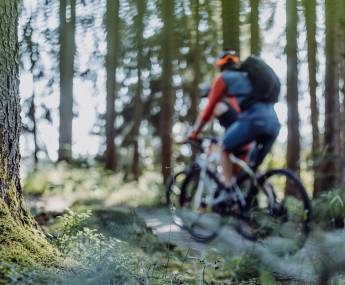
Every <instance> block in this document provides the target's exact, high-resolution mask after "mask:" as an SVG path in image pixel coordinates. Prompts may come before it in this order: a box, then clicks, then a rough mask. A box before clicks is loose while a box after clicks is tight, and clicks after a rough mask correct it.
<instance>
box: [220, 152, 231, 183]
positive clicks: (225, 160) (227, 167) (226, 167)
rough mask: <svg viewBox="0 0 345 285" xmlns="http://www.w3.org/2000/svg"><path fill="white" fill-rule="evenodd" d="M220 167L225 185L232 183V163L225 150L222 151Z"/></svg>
mask: <svg viewBox="0 0 345 285" xmlns="http://www.w3.org/2000/svg"><path fill="white" fill-rule="evenodd" d="M222 167H223V173H224V179H225V186H226V187H230V186H231V184H232V163H231V160H230V154H229V152H228V151H227V150H225V149H224V150H223V151H222Z"/></svg>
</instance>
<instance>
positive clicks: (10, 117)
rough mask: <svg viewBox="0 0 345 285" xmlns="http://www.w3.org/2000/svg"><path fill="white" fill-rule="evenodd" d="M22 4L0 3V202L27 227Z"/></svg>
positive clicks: (9, 0)
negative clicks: (22, 176)
mask: <svg viewBox="0 0 345 285" xmlns="http://www.w3.org/2000/svg"><path fill="white" fill-rule="evenodd" d="M18 3H19V1H13V0H5V1H0V14H1V17H0V38H1V41H0V194H1V196H0V200H1V202H4V203H5V204H6V205H7V206H8V208H9V209H10V213H11V215H12V216H13V218H14V219H15V220H16V221H21V222H23V223H25V222H26V221H27V220H26V219H25V217H27V216H28V215H27V213H26V211H25V208H24V206H23V198H22V190H21V185H20V177H19V165H20V153H19V137H20V130H21V120H20V100H19V79H18V78H19V71H18V63H19V50H18V47H19V45H18V35H17V23H18ZM0 208H1V205H0ZM1 213H2V212H1V211H0V214H1Z"/></svg>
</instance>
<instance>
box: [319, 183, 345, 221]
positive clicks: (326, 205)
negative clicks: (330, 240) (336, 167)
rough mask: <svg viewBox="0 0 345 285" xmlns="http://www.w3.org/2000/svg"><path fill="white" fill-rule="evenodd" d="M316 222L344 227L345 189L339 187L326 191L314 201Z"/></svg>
mask: <svg viewBox="0 0 345 285" xmlns="http://www.w3.org/2000/svg"><path fill="white" fill-rule="evenodd" d="M313 207H314V209H315V210H314V218H315V222H316V223H321V224H322V225H324V226H326V227H327V228H329V227H333V228H334V227H335V228H343V227H344V219H345V189H344V188H339V189H334V190H331V191H328V192H324V193H322V194H321V196H320V197H319V198H317V199H315V200H314V201H313Z"/></svg>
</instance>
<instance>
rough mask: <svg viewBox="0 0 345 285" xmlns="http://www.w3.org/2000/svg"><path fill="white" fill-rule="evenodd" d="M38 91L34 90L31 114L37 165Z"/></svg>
mask: <svg viewBox="0 0 345 285" xmlns="http://www.w3.org/2000/svg"><path fill="white" fill-rule="evenodd" d="M35 99H36V93H35V91H33V92H32V101H31V108H32V110H31V112H30V113H31V116H32V123H33V128H32V134H33V137H34V162H35V167H36V166H37V164H38V151H39V147H38V143H37V121H36V100H35Z"/></svg>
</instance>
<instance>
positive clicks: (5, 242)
mask: <svg viewBox="0 0 345 285" xmlns="http://www.w3.org/2000/svg"><path fill="white" fill-rule="evenodd" d="M27 219H29V218H27ZM0 233H1V235H0V245H1V247H0V260H1V261H4V262H12V263H17V264H19V265H23V266H33V267H58V266H59V264H60V262H61V261H62V257H61V254H60V253H59V252H58V251H57V250H56V249H55V248H54V247H53V246H52V245H51V244H50V243H49V242H48V241H47V240H46V239H45V237H44V235H43V234H42V233H41V232H40V231H39V230H36V229H35V228H33V227H32V226H30V225H27V224H22V223H21V222H20V221H17V220H16V219H14V218H13V216H12V215H11V213H10V208H9V207H8V206H7V205H6V204H5V203H4V202H3V201H2V200H1V199H0ZM60 266H61V265H60Z"/></svg>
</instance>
